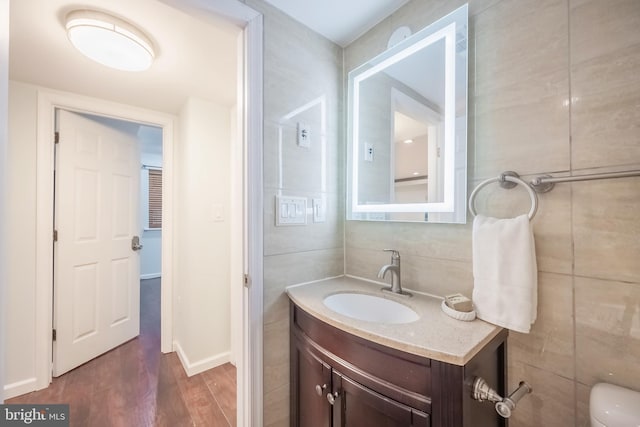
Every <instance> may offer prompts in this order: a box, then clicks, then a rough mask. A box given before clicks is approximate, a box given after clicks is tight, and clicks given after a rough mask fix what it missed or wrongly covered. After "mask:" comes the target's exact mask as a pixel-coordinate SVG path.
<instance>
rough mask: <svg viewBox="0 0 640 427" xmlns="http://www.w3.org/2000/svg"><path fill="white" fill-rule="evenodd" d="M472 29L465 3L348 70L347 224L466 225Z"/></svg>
mask: <svg viewBox="0 0 640 427" xmlns="http://www.w3.org/2000/svg"><path fill="white" fill-rule="evenodd" d="M467 27H468V7H467V5H464V6H462V7H460V8H459V9H457V10H456V11H454V12H452V13H451V14H449V15H447V16H445V17H444V18H442V19H440V20H438V21H437V22H435V23H433V24H431V25H429V26H428V27H426V28H424V29H423V30H421V31H419V32H417V33H416V34H413V35H411V36H409V37H407V38H405V39H404V40H402V41H400V42H399V43H397V44H395V45H394V46H391V47H390V48H389V49H387V50H386V51H385V52H383V53H382V54H380V55H378V56H376V57H375V58H373V59H371V60H370V61H368V62H367V63H365V64H363V65H361V66H359V67H358V68H356V69H354V70H353V71H351V72H350V73H349V116H348V136H349V139H348V147H349V149H348V156H347V158H348V163H347V166H348V168H347V169H348V170H347V177H348V182H349V184H348V186H347V219H352V220H372V221H419V222H452V223H465V222H466V211H467V208H466V199H467V33H468V30H467ZM407 30H408V29H407ZM392 38H393V36H392Z"/></svg>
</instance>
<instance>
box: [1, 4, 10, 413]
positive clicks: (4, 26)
mask: <svg viewBox="0 0 640 427" xmlns="http://www.w3.org/2000/svg"><path fill="white" fill-rule="evenodd" d="M8 82H9V0H0V236H5V235H6V234H5V232H6V229H7V227H6V225H5V217H6V211H7V205H8V204H7V199H6V190H5V189H6V179H7V176H6V172H5V171H6V170H7V169H6V165H7V157H6V150H7V139H8V133H7V128H8V122H9V119H8V116H9V106H8V104H7V102H8V100H7V97H8V92H9V88H8ZM6 245H7V239H0V385H3V384H4V383H5V382H4V372H5V369H4V359H5V345H4V344H5V339H4V335H5V333H4V330H5V325H6V320H7V319H6V310H5V301H6V299H5V287H6V283H7V281H6V271H7V270H6V268H5V267H6V266H7V265H8V263H7V260H6V257H5V256H6V253H7V248H6ZM3 396H4V391H3V389H2V388H0V403H1V402H3V401H4V397H3Z"/></svg>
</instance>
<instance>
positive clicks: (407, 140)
mask: <svg viewBox="0 0 640 427" xmlns="http://www.w3.org/2000/svg"><path fill="white" fill-rule="evenodd" d="M402 142H404V143H405V144H413V139H405V140H404V141H402Z"/></svg>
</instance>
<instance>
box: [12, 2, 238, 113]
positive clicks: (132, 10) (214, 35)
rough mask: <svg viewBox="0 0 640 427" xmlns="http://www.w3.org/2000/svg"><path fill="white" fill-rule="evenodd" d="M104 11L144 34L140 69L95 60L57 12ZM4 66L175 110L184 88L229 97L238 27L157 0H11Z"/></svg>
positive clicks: (221, 99) (45, 82)
mask: <svg viewBox="0 0 640 427" xmlns="http://www.w3.org/2000/svg"><path fill="white" fill-rule="evenodd" d="M78 8H86V9H96V10H101V11H105V12H109V13H111V14H112V15H116V16H119V17H121V18H123V19H125V20H127V21H128V22H130V23H132V24H134V25H136V26H137V27H139V28H140V29H141V30H142V31H143V32H144V33H145V34H147V35H148V36H149V38H151V40H152V41H153V43H154V47H155V49H156V59H155V61H154V63H153V65H152V66H151V68H150V69H149V70H147V71H143V72H125V71H118V70H112V69H110V68H107V67H104V66H102V65H100V64H97V63H95V62H93V61H91V60H90V59H87V58H85V57H84V56H83V55H82V54H80V53H79V52H78V51H76V50H75V48H73V46H72V45H71V43H70V42H69V41H68V40H67V36H66V32H65V29H64V17H65V15H66V14H67V13H68V12H69V11H71V10H74V9H78ZM10 13H11V16H10V31H11V33H10V47H9V49H10V50H9V55H10V56H9V73H10V78H11V79H12V80H18V81H22V82H26V83H31V84H35V85H39V86H45V87H48V88H53V89H58V90H63V91H68V92H73V93H78V94H82V95H87V96H92V97H96V98H101V99H106V100H110V101H116V102H120V103H124V104H128V105H133V106H138V107H143V108H148V109H152V110H155V111H162V112H168V113H174V114H175V113H178V112H179V111H180V108H181V107H182V105H183V104H184V101H185V100H186V98H187V97H189V96H196V97H199V98H203V99H207V100H210V101H214V102H216V103H218V104H221V105H226V106H232V105H233V104H234V103H235V101H236V87H237V86H236V79H237V60H236V52H237V37H238V35H239V33H240V28H239V27H237V26H236V25H234V24H232V23H231V22H229V21H226V20H224V19H222V18H218V19H216V18H215V17H214V18H212V17H211V16H206V17H204V16H199V17H193V16H191V15H188V14H186V13H184V12H182V11H180V10H178V9H175V8H173V7H171V6H169V5H168V4H165V3H163V2H160V1H158V0H135V1H132V0H83V1H82V6H81V7H80V6H78V3H77V2H74V1H72V0H11V2H10Z"/></svg>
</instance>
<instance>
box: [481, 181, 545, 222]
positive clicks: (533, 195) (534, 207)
mask: <svg viewBox="0 0 640 427" xmlns="http://www.w3.org/2000/svg"><path fill="white" fill-rule="evenodd" d="M507 181H508V182H507ZM494 182H499V183H500V185H501V186H502V187H503V188H513V187H515V186H516V185H517V184H520V185H522V186H523V187H524V188H526V189H527V192H528V193H529V197H531V210H529V213H528V214H527V216H528V217H529V221H531V220H532V219H533V217H534V216H536V212H537V211H538V196H537V195H536V192H535V191H533V188H531V186H530V185H529V184H528V183H527V182H525V181H523V180H521V179H520V176H519V175H518V174H517V173H515V172H510V171H509V172H503V173H501V174H500V175H499V176H497V177H495V178H489V179H487V180H485V181H482V182H481V183H480V184H478V186H477V187H476V188H474V190H473V191H472V192H471V196H469V211H470V212H471V214H472V215H473V216H476V215H477V212H476V208H475V206H474V204H475V199H476V195H477V194H478V191H479V190H480V189H481V188H482V187H484V186H486V185H489V184H491V183H494Z"/></svg>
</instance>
